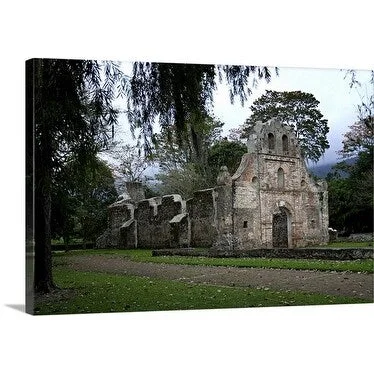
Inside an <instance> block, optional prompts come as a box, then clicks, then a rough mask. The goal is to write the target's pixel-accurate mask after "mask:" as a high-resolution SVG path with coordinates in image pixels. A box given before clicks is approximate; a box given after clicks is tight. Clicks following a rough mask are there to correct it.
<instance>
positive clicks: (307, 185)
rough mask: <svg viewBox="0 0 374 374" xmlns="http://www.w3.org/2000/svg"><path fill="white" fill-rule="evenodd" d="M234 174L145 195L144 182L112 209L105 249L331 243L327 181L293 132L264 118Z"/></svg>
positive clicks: (101, 244) (222, 172)
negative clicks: (190, 188)
mask: <svg viewBox="0 0 374 374" xmlns="http://www.w3.org/2000/svg"><path fill="white" fill-rule="evenodd" d="M247 148H248V151H247V153H246V154H244V155H243V157H242V160H241V163H240V165H239V167H238V169H237V171H236V172H235V174H234V175H232V176H231V175H230V174H229V172H228V171H227V168H226V167H224V166H223V167H221V170H220V173H219V175H218V177H217V185H216V186H215V187H214V188H209V189H205V190H200V191H195V192H194V194H193V197H192V198H191V199H188V200H186V201H185V200H183V199H182V198H181V196H180V195H168V196H162V197H154V198H151V199H144V192H143V190H142V185H141V184H140V183H134V182H133V183H127V192H128V194H124V195H121V196H120V199H119V200H118V201H116V202H115V203H114V204H112V205H111V206H110V207H109V208H108V209H109V220H108V228H107V230H106V231H105V233H104V234H103V235H101V236H100V237H99V238H98V240H97V246H98V247H99V248H108V247H114V248H150V249H157V248H186V247H215V248H217V249H219V248H227V247H229V248H230V249H234V250H235V249H240V250H250V249H261V248H297V247H305V246H310V245H320V244H326V243H327V242H328V236H329V235H328V202H327V184H326V182H325V181H324V180H316V179H313V178H312V177H310V176H309V174H308V171H307V169H306V166H305V162H304V159H303V157H302V155H301V151H300V148H299V145H298V142H297V140H296V138H295V135H294V133H293V131H292V129H291V128H290V127H288V126H285V125H282V124H281V123H280V122H279V121H278V120H276V119H272V120H270V121H268V122H266V123H257V124H256V125H255V126H254V127H253V128H252V129H251V132H250V134H249V138H248V142H247Z"/></svg>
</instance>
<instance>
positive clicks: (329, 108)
mask: <svg viewBox="0 0 374 374" xmlns="http://www.w3.org/2000/svg"><path fill="white" fill-rule="evenodd" d="M122 69H123V70H124V71H125V72H126V74H131V64H130V63H122ZM273 72H274V70H273ZM345 76H346V71H345V70H340V69H316V68H282V67H280V69H279V75H278V76H276V75H275V73H273V75H272V79H271V81H270V83H266V82H265V81H261V83H259V85H258V86H257V87H256V88H254V89H253V94H252V95H251V96H250V97H249V99H248V101H247V102H246V103H245V104H244V106H242V105H241V104H240V102H239V100H236V102H235V103H234V104H231V103H230V99H229V91H228V88H227V87H226V86H225V85H224V84H221V85H218V88H217V91H216V93H215V95H214V109H213V111H214V115H215V117H216V118H217V119H219V120H221V121H222V122H224V123H225V125H224V127H223V134H224V135H225V134H228V131H229V129H231V128H237V127H239V126H241V125H242V124H243V123H244V121H245V119H246V118H248V117H249V116H250V115H251V111H250V109H249V108H250V106H251V105H252V103H253V102H254V101H255V100H256V99H257V98H259V97H260V96H261V95H263V94H264V93H265V90H267V89H268V90H275V91H303V92H307V93H311V94H313V95H314V97H315V98H316V99H317V100H318V101H319V102H320V104H319V107H318V109H319V110H320V111H321V113H322V114H323V116H324V118H326V119H327V120H328V126H329V129H330V131H329V133H328V141H329V143H330V148H329V149H328V150H327V151H326V152H325V154H324V155H323V156H322V157H321V159H320V160H319V162H318V163H319V164H324V163H329V162H334V161H336V159H337V157H338V155H337V153H336V152H337V151H339V150H340V149H341V148H342V139H343V135H344V133H345V132H346V131H347V130H348V126H349V125H351V124H352V123H354V122H355V121H356V120H357V106H358V104H360V103H361V98H360V95H362V94H365V93H366V92H367V90H368V89H369V86H368V85H366V86H365V83H368V82H369V79H370V71H368V70H367V71H365V70H360V71H357V78H358V80H359V81H360V82H361V83H362V84H363V86H362V87H361V88H360V89H359V91H358V90H357V89H355V88H352V89H351V88H350V87H349V82H350V77H346V78H345ZM371 89H373V88H372V87H371ZM118 105H119V106H120V107H122V106H123V105H124V104H123V101H122V102H121V101H118ZM156 128H157V127H155V129H156ZM117 138H118V139H121V140H123V141H124V142H130V143H132V140H131V137H130V133H129V124H128V122H127V120H126V118H125V116H121V119H120V126H119V128H118V129H117Z"/></svg>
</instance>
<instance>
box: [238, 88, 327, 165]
mask: <svg viewBox="0 0 374 374" xmlns="http://www.w3.org/2000/svg"><path fill="white" fill-rule="evenodd" d="M318 105H319V101H318V100H317V99H316V98H315V97H314V96H313V95H312V94H310V93H305V92H301V91H291V92H287V91H284V92H278V91H271V90H266V93H265V94H264V95H262V96H261V97H260V98H258V99H257V100H255V101H254V103H253V105H252V106H251V107H250V109H251V111H252V114H251V116H250V117H249V118H248V119H247V120H246V122H245V124H244V128H243V137H246V134H247V133H248V131H249V129H250V128H251V127H252V126H253V125H255V123H256V122H257V121H260V122H266V121H268V120H270V119H271V118H273V117H277V118H279V120H280V121H281V122H282V123H284V124H286V125H288V126H290V127H292V128H293V129H294V132H295V134H296V137H297V139H298V140H299V143H300V147H301V151H302V153H303V155H304V157H305V158H306V159H308V160H311V161H315V162H317V161H318V160H319V158H320V157H321V156H322V155H323V153H324V151H325V150H326V149H328V148H329V143H328V141H327V133H328V131H329V128H328V126H327V120H326V119H324V118H323V115H322V113H321V112H320V111H319V109H318Z"/></svg>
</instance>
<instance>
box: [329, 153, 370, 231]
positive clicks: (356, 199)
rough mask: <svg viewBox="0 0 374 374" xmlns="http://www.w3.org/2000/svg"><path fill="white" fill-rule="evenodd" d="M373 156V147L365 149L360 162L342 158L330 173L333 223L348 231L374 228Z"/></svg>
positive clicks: (359, 155) (330, 217) (330, 213)
mask: <svg viewBox="0 0 374 374" xmlns="http://www.w3.org/2000/svg"><path fill="white" fill-rule="evenodd" d="M373 156H374V154H373V148H371V150H370V151H368V152H361V153H359V154H358V158H357V161H356V163H354V164H351V165H349V164H347V163H346V162H340V163H338V164H337V165H336V167H335V168H334V171H333V173H330V174H329V175H328V176H327V181H328V188H329V220H330V225H331V226H332V227H334V228H337V229H339V230H342V231H346V232H348V233H351V232H372V231H373V177H374V176H373ZM342 172H343V173H342Z"/></svg>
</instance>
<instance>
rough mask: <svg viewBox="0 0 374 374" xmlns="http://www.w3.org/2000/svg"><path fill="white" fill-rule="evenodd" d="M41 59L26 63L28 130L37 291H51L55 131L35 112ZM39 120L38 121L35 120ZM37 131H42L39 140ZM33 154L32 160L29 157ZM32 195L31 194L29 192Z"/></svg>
mask: <svg viewBox="0 0 374 374" xmlns="http://www.w3.org/2000/svg"><path fill="white" fill-rule="evenodd" d="M42 71H43V66H42V61H41V60H29V61H27V63H26V86H27V91H26V92H27V95H26V133H27V143H26V148H27V154H28V155H29V156H28V162H27V164H29V165H31V163H32V167H31V166H30V167H28V168H27V173H28V174H31V175H28V177H29V178H30V177H31V178H32V180H33V184H34V185H33V189H34V194H33V195H34V196H33V198H34V199H33V202H34V204H33V205H34V206H33V210H34V211H33V215H34V226H33V230H34V233H33V236H34V254H35V258H34V261H35V262H34V291H35V292H42V293H46V292H50V291H51V290H52V289H54V288H55V285H54V283H53V279H52V252H51V183H52V146H51V144H52V140H53V139H52V138H51V137H52V132H51V128H50V126H49V124H48V123H46V121H44V120H43V119H44V118H43V116H39V117H38V116H37V115H36V107H35V104H36V101H38V103H39V105H40V103H41V102H43V99H44V97H43V94H42V92H43V77H42ZM36 121H38V122H37V123H36ZM36 133H38V135H39V139H38V141H36V139H35V136H36ZM30 157H31V160H32V161H31V160H30ZM28 197H30V195H28Z"/></svg>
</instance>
